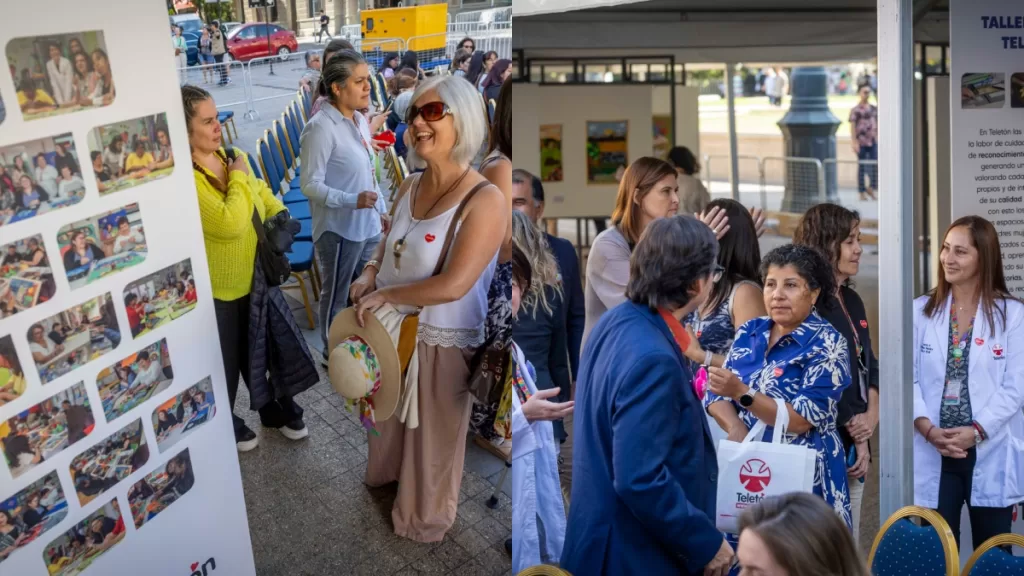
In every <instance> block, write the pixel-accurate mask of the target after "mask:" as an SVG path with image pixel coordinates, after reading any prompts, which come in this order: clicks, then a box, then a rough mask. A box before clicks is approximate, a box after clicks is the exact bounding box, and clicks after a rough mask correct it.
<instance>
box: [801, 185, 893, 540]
mask: <svg viewBox="0 0 1024 576" xmlns="http://www.w3.org/2000/svg"><path fill="white" fill-rule="evenodd" d="M793 243H794V244H802V245H805V246H810V247H812V248H817V249H818V251H820V252H821V253H822V254H823V255H825V257H826V258H828V260H829V262H830V263H831V264H832V269H833V270H834V272H835V275H836V303H837V304H838V305H837V306H833V307H831V308H826V309H823V310H819V313H820V314H821V316H822V318H824V319H825V320H828V321H829V323H831V324H832V326H833V327H834V328H835V329H836V330H838V331H839V333H840V334H842V335H843V338H845V339H846V347H847V350H848V354H849V356H850V359H851V361H850V368H851V374H850V376H851V384H850V386H849V387H848V388H847V389H846V391H845V392H843V396H842V399H840V401H839V418H838V420H837V421H836V424H837V425H838V426H839V437H840V438H842V440H843V448H844V449H845V451H846V454H847V463H848V464H850V466H849V469H848V478H847V482H848V483H849V486H850V511H851V513H852V516H853V537H854V539H855V540H856V539H858V538H859V537H860V506H861V499H862V498H863V495H864V478H865V476H867V472H868V468H869V466H870V464H871V448H870V446H869V445H868V440H870V439H871V436H872V435H873V434H874V432H875V427H876V426H878V360H876V359H875V353H874V351H873V350H872V347H871V332H870V331H869V330H868V317H867V310H866V309H865V307H864V301H863V300H861V298H860V295H858V294H857V292H856V291H855V290H854V289H853V286H852V280H853V277H854V276H856V275H857V272H858V271H859V270H860V256H861V254H862V253H863V250H862V249H861V245H860V215H859V214H857V213H856V212H854V211H853V210H847V209H846V208H843V207H842V206H837V205H835V204H818V205H816V206H813V207H812V208H810V209H809V210H808V211H807V212H806V213H805V214H804V217H803V218H801V219H800V224H799V225H797V229H796V231H795V232H794V233H793ZM854 359H855V360H854ZM851 454H852V455H851Z"/></svg>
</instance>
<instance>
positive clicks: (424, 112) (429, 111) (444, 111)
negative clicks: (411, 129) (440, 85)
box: [405, 101, 452, 124]
mask: <svg viewBox="0 0 1024 576" xmlns="http://www.w3.org/2000/svg"><path fill="white" fill-rule="evenodd" d="M451 113H452V109H451V108H449V107H448V105H447V104H445V103H444V102H441V101H437V102H428V103H426V104H424V105H423V106H422V107H416V106H410V107H409V114H408V115H407V116H406V119H405V123H406V124H412V121H413V120H415V119H416V117H417V116H423V119H424V120H426V121H427V122H437V121H438V120H440V119H442V118H444V117H445V116H447V115H449V114H451Z"/></svg>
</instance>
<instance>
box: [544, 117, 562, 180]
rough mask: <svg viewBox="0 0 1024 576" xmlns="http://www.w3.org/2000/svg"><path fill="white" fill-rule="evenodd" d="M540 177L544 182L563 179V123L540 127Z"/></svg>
mask: <svg viewBox="0 0 1024 576" xmlns="http://www.w3.org/2000/svg"><path fill="white" fill-rule="evenodd" d="M540 179H541V181H542V182H561V181H562V125H561V124H544V125H542V126H541V127H540Z"/></svg>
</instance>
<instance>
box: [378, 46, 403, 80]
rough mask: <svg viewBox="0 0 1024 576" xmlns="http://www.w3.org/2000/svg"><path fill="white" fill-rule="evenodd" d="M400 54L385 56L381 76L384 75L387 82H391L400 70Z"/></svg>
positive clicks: (390, 53) (389, 53)
mask: <svg viewBox="0 0 1024 576" xmlns="http://www.w3.org/2000/svg"><path fill="white" fill-rule="evenodd" d="M400 61H401V60H400V58H399V56H398V52H388V53H387V54H385V55H384V62H383V64H382V66H381V70H380V72H381V74H383V75H384V79H385V80H390V79H391V78H392V77H394V75H395V72H396V71H397V70H398V63H399V62H400Z"/></svg>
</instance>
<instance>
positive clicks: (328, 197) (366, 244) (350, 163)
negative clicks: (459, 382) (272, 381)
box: [300, 50, 390, 363]
mask: <svg viewBox="0 0 1024 576" xmlns="http://www.w3.org/2000/svg"><path fill="white" fill-rule="evenodd" d="M370 82H371V80H370V67H369V65H368V64H367V63H366V60H365V59H363V57H362V55H361V54H360V53H358V52H356V51H354V50H342V51H340V52H338V53H336V54H334V55H333V56H331V59H330V60H328V61H327V65H326V66H324V69H323V75H322V76H321V84H323V85H325V86H328V87H329V89H330V96H329V99H328V101H327V102H326V103H325V104H324V105H323V107H322V108H321V109H320V113H319V114H317V115H315V116H313V117H312V118H311V119H310V120H309V122H308V123H307V124H306V127H305V128H303V130H302V136H301V138H300V142H301V148H300V150H301V159H302V174H301V179H300V180H301V183H302V193H303V194H304V195H305V196H306V197H307V198H309V206H310V210H311V212H312V215H313V242H314V243H315V244H316V252H317V255H318V256H319V257H320V261H321V262H322V263H323V275H324V283H323V287H322V289H321V291H320V309H319V319H320V322H319V329H320V338H321V340H322V342H323V357H324V359H325V363H326V359H327V358H328V357H329V356H330V350H329V349H328V348H327V340H328V338H327V337H328V330H329V329H330V326H331V321H332V320H334V316H335V315H336V314H337V313H338V312H341V311H342V310H343V309H345V308H346V307H347V306H348V292H349V286H350V284H351V282H352V280H353V279H354V278H355V277H356V276H357V275H358V274H359V273H360V272H361V271H362V267H363V266H365V265H366V263H367V262H369V261H370V260H371V259H372V257H373V253H374V251H375V250H376V249H377V244H378V243H379V242H380V237H381V233H382V232H386V231H387V226H388V224H389V223H390V222H389V219H388V216H387V214H388V210H387V205H386V203H385V202H384V194H383V193H382V192H381V189H380V185H379V182H377V178H376V172H375V164H374V154H375V150H374V148H373V147H372V146H371V144H370V142H371V141H372V137H371V135H372V134H373V133H374V127H373V126H371V124H370V122H369V121H368V120H367V119H366V117H365V116H363V114H362V112H360V110H363V109H365V108H368V107H369V106H370Z"/></svg>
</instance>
